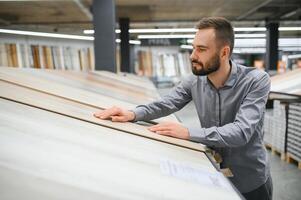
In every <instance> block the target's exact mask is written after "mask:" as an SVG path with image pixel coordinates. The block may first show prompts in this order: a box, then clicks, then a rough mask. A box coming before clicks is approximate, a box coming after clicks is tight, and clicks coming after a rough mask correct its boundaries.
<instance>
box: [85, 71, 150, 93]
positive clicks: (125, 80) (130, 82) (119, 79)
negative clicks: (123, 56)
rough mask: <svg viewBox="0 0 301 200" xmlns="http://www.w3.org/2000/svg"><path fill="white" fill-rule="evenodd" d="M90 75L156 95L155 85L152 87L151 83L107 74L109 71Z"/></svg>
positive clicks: (94, 72) (93, 72)
mask: <svg viewBox="0 0 301 200" xmlns="http://www.w3.org/2000/svg"><path fill="white" fill-rule="evenodd" d="M89 73H91V74H94V75H97V76H100V77H101V78H102V79H103V78H107V79H108V80H114V81H116V82H119V83H122V84H127V85H131V86H133V87H135V88H137V89H139V90H141V91H145V90H147V91H151V92H154V93H156V88H155V87H154V85H152V84H150V83H143V82H140V81H137V80H133V79H131V78H128V77H124V76H122V75H118V74H114V73H111V72H107V71H92V72H89Z"/></svg>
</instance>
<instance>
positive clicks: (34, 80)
mask: <svg viewBox="0 0 301 200" xmlns="http://www.w3.org/2000/svg"><path fill="white" fill-rule="evenodd" d="M25 70H27V69H23V70H18V69H14V68H8V67H1V68H0V80H5V81H7V82H11V83H15V84H18V85H22V86H25V87H28V88H31V89H34V90H38V91H40V92H44V93H48V94H51V95H55V96H58V97H61V98H65V99H68V100H72V101H75V102H80V103H82V104H86V105H89V106H93V107H95V108H99V109H104V108H109V107H112V106H116V105H117V106H120V107H123V108H125V109H133V108H134V107H135V106H137V104H132V103H128V102H125V101H122V100H118V99H115V98H112V97H108V96H105V95H101V94H96V93H95V92H91V91H88V90H85V89H82V88H77V87H74V86H70V84H69V85H68V84H66V82H67V81H68V80H67V79H66V81H65V82H64V83H59V82H55V81H53V80H47V79H45V78H40V77H36V76H30V75H28V73H26V72H24V71H25ZM161 120H168V121H170V120H173V121H176V119H175V117H174V116H167V117H163V118H161V119H159V120H155V121H157V122H159V121H161Z"/></svg>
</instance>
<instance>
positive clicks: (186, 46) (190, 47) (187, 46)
mask: <svg viewBox="0 0 301 200" xmlns="http://www.w3.org/2000/svg"><path fill="white" fill-rule="evenodd" d="M180 47H181V48H182V49H193V47H192V46H191V45H185V44H183V45H181V46H180Z"/></svg>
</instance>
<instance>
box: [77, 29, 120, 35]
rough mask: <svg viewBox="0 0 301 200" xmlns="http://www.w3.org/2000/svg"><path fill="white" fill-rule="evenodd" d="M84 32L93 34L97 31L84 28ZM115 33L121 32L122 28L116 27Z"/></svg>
mask: <svg viewBox="0 0 301 200" xmlns="http://www.w3.org/2000/svg"><path fill="white" fill-rule="evenodd" d="M83 33H84V34H87V35H92V34H94V33H95V31H94V30H84V31H83ZM115 33H121V30H120V29H116V30H115Z"/></svg>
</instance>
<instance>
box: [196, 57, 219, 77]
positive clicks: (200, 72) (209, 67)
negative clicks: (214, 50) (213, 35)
mask: <svg viewBox="0 0 301 200" xmlns="http://www.w3.org/2000/svg"><path fill="white" fill-rule="evenodd" d="M191 63H192V73H193V74H194V75H197V76H206V75H208V74H211V73H212V72H215V71H217V70H218V69H219V68H220V60H219V56H218V54H215V55H214V56H213V58H212V59H210V60H209V61H208V62H207V63H205V65H204V64H203V63H202V62H199V61H198V60H196V59H193V60H191ZM194 63H195V64H198V65H200V66H201V69H197V67H195V66H193V64H194Z"/></svg>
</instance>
